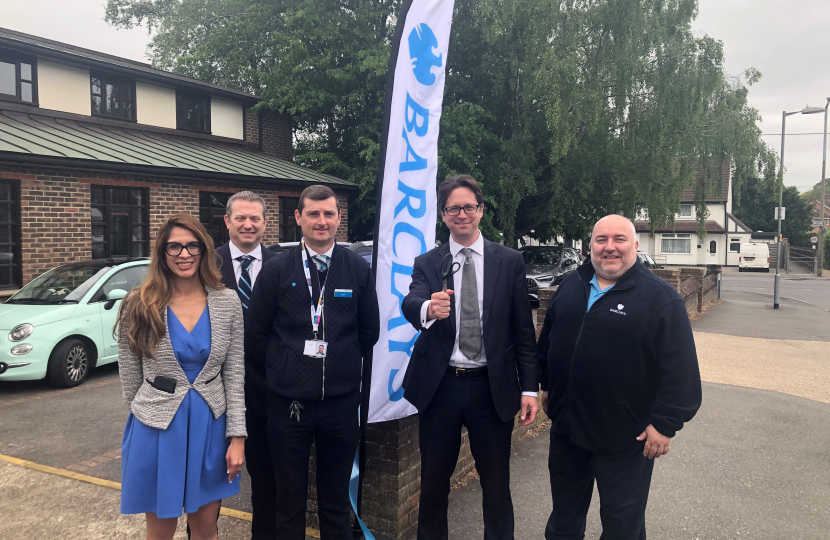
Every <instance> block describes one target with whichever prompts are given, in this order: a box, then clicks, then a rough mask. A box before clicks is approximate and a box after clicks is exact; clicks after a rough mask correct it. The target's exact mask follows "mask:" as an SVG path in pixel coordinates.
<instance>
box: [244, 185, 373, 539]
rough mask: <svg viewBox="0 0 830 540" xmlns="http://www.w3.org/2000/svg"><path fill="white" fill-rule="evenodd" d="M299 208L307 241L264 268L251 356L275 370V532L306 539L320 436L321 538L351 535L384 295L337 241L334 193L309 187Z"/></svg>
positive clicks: (271, 417) (249, 327) (252, 310)
mask: <svg viewBox="0 0 830 540" xmlns="http://www.w3.org/2000/svg"><path fill="white" fill-rule="evenodd" d="M294 215H295V219H296V220H297V224H298V225H299V226H300V228H301V229H302V231H303V241H302V242H301V243H300V245H299V246H297V247H296V248H293V249H291V250H289V251H287V252H286V253H283V254H281V255H279V256H277V257H275V258H274V259H273V260H272V261H270V262H269V263H268V264H267V265H265V266H264V267H263V269H262V271H261V272H260V276H259V279H258V280H257V284H256V287H255V288H254V291H253V296H252V298H251V304H250V306H249V312H248V318H247V320H246V322H245V357H246V362H250V363H251V364H253V365H258V366H263V367H264V371H265V374H266V375H265V377H266V385H267V388H268V398H267V402H268V439H269V442H270V448H271V456H272V462H273V466H274V478H275V481H276V485H277V502H276V508H275V514H276V531H277V535H276V536H277V538H286V539H298V540H301V539H303V538H305V514H306V500H307V498H308V472H309V471H308V459H309V452H310V449H311V444H312V442H314V443H315V445H316V462H317V471H316V478H317V506H318V515H319V519H320V535H321V538H322V539H323V540H351V538H352V530H351V524H350V521H349V511H350V503H349V480H350V478H351V470H352V463H353V460H354V455H355V451H356V449H357V443H358V435H359V429H358V428H359V426H358V406H359V405H360V382H361V371H362V365H363V361H362V360H363V357H364V356H365V355H366V354H368V353H369V351H371V349H372V347H373V346H374V344H375V342H376V341H377V340H378V335H379V334H380V316H379V313H378V300H377V294H376V293H375V284H374V279H373V278H372V271H371V269H370V268H369V265H368V264H366V261H365V260H363V258H362V257H360V256H359V255H357V254H355V253H353V252H351V251H349V250H347V249H344V248H343V247H340V246H338V245H336V243H335V236H336V234H337V228H338V226H339V225H340V207H339V205H338V202H337V197H336V196H335V193H334V191H332V190H331V189H330V188H328V187H325V186H311V187H308V188H306V190H305V191H303V193H302V195H300V201H299V204H298V206H297V210H296V211H295V212H294Z"/></svg>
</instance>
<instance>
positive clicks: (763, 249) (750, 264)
mask: <svg viewBox="0 0 830 540" xmlns="http://www.w3.org/2000/svg"><path fill="white" fill-rule="evenodd" d="M761 269H763V271H764V272H769V246H768V245H767V244H763V243H752V244H741V255H740V256H739V257H738V272H745V271H747V270H761Z"/></svg>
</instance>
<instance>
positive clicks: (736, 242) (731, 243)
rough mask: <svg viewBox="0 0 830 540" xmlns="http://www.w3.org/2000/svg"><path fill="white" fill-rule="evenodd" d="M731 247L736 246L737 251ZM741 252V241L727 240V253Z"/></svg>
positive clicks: (738, 239)
mask: <svg viewBox="0 0 830 540" xmlns="http://www.w3.org/2000/svg"><path fill="white" fill-rule="evenodd" d="M733 245H737V246H738V249H732V246H733ZM740 252H741V239H740V238H730V239H729V253H740Z"/></svg>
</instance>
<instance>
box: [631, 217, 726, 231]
mask: <svg viewBox="0 0 830 540" xmlns="http://www.w3.org/2000/svg"><path fill="white" fill-rule="evenodd" d="M634 228H635V229H636V230H637V232H638V233H641V232H651V225H650V224H649V222H648V221H635V222H634ZM654 232H658V233H671V232H680V233H695V232H697V221H675V222H674V227H673V228H672V226H671V225H669V226H665V227H657V228H655V230H654ZM706 232H710V233H722V232H723V227H722V226H721V225H720V224H718V222H717V221H712V220H708V221H706Z"/></svg>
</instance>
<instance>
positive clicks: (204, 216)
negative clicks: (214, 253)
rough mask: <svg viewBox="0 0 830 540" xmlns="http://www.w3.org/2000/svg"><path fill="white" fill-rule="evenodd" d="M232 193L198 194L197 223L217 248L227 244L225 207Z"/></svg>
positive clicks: (204, 192)
mask: <svg viewBox="0 0 830 540" xmlns="http://www.w3.org/2000/svg"><path fill="white" fill-rule="evenodd" d="M231 195H233V194H232V193H210V192H208V191H200V192H199V221H200V222H201V223H202V225H204V226H205V229H207V231H208V234H210V237H211V238H213V245H214V246H215V247H219V246H222V245H225V244H227V243H228V238H229V236H228V226H227V225H225V206H226V205H227V204H228V198H230V196H231Z"/></svg>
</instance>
